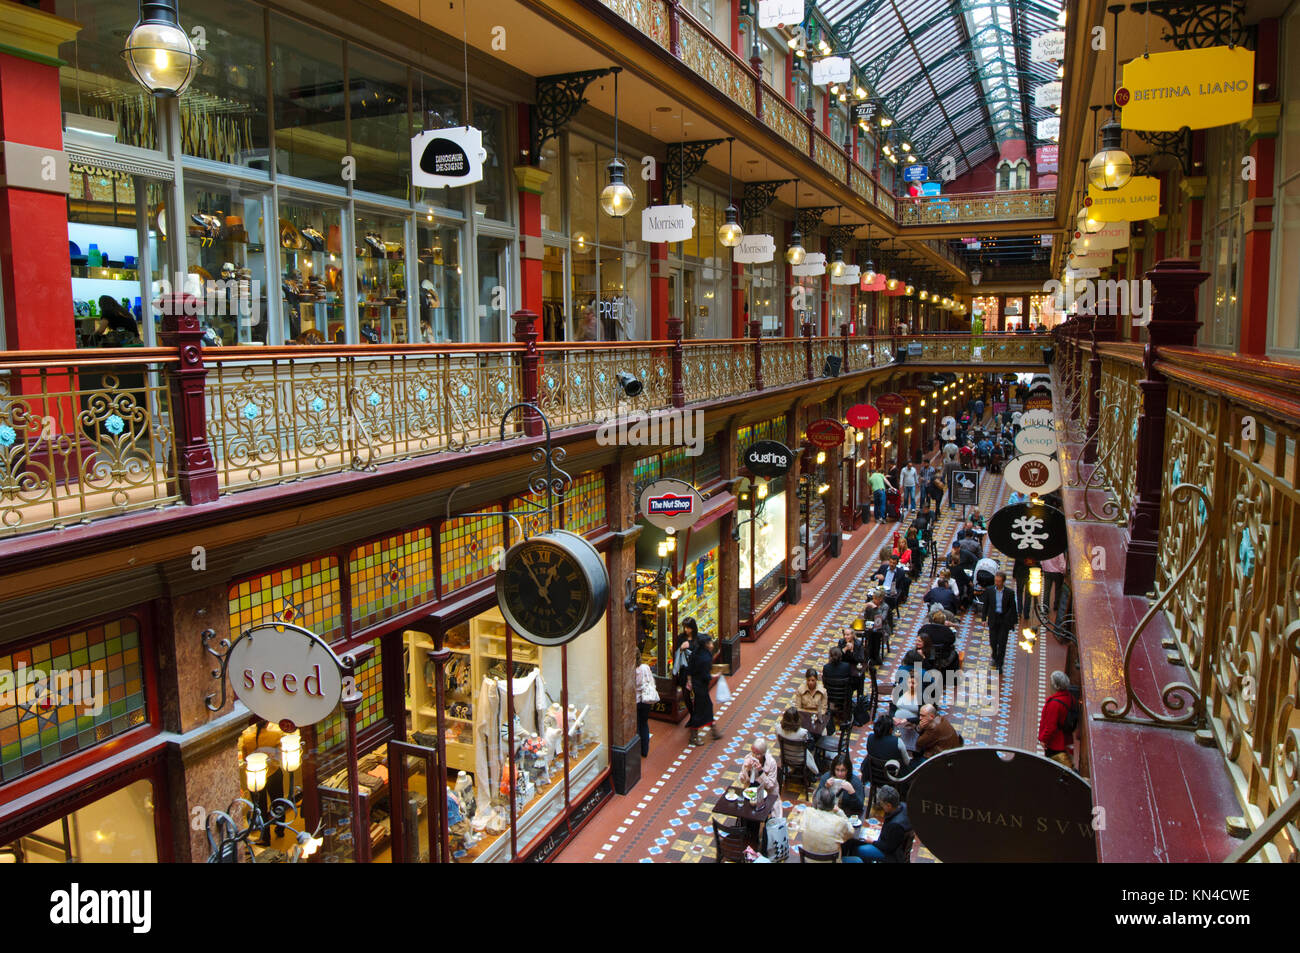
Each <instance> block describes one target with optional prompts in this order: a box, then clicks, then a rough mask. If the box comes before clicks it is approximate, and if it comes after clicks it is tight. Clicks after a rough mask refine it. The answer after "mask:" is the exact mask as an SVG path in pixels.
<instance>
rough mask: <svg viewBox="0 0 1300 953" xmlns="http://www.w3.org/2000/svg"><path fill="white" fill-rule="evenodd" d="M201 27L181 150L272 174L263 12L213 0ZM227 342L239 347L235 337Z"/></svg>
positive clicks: (183, 105) (183, 104) (183, 107)
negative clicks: (201, 40) (201, 42)
mask: <svg viewBox="0 0 1300 953" xmlns="http://www.w3.org/2000/svg"><path fill="white" fill-rule="evenodd" d="M81 6H82V8H83V9H84V7H85V6H88V4H84V3H83V4H82V5H81ZM95 6H96V7H98V6H99V4H98V3H96V4H95ZM129 22H134V20H130V21H129ZM201 22H202V25H203V29H204V31H205V32H206V43H207V47H206V49H204V50H202V51H200V53H199V55H200V56H201V57H202V62H201V63H200V64H199V68H198V72H197V73H196V74H195V76H194V80H193V81H192V82H191V83H190V87H189V89H188V90H186V92H185V95H184V96H182V97H181V98H180V100H179V103H180V115H181V149H182V151H183V152H184V153H185V155H187V156H197V157H198V158H201V159H209V160H211V161H213V162H224V163H226V164H228V165H240V166H249V167H252V168H256V169H261V170H263V171H267V170H269V168H270V157H269V154H268V148H269V140H268V136H267V132H268V125H267V115H266V62H265V59H266V34H265V28H264V22H263V13H262V11H261V9H260V8H257V7H253V8H250V7H249V5H248V4H247V3H242V2H235V0H208V2H206V3H204V5H203V14H202V18H201ZM256 221H257V220H256V219H253V223H254V224H256ZM226 341H227V343H234V339H233V338H227V339H226Z"/></svg>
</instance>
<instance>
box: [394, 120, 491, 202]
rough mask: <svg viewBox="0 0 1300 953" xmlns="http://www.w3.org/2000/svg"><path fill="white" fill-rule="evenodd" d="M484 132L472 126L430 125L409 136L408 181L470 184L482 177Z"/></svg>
mask: <svg viewBox="0 0 1300 953" xmlns="http://www.w3.org/2000/svg"><path fill="white" fill-rule="evenodd" d="M485 161H487V150H486V149H484V148H483V133H482V132H481V131H480V130H478V129H475V128H474V127H473V126H451V127H450V128H447V129H430V130H428V131H426V132H422V133H420V134H419V135H417V136H414V137H412V139H411V184H412V185H414V186H418V187H419V188H424V189H440V188H443V187H444V186H452V187H453V188H454V187H455V186H458V185H472V184H473V183H475V182H480V181H482V179H483V163H484V162H485Z"/></svg>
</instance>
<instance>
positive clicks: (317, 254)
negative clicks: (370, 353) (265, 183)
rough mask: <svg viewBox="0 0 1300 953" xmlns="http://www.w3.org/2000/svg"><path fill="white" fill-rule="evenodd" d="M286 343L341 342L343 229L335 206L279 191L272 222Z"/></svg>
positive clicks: (344, 334) (343, 334) (343, 337)
mask: <svg viewBox="0 0 1300 953" xmlns="http://www.w3.org/2000/svg"><path fill="white" fill-rule="evenodd" d="M277 232H278V240H279V242H280V248H281V255H280V259H281V261H282V262H283V265H284V273H283V274H282V275H281V277H280V293H281V294H282V296H283V298H284V304H283V310H284V340H285V343H287V344H328V343H333V344H343V343H344V342H345V341H346V340H347V330H346V327H345V324H344V308H343V297H342V294H343V257H342V256H343V232H342V225H341V220H340V215H339V210H338V209H337V208H332V207H330V206H326V205H317V204H314V203H311V202H305V201H302V200H300V199H297V198H295V197H292V196H285V195H284V194H283V193H282V198H281V200H280V221H279V223H278V229H277Z"/></svg>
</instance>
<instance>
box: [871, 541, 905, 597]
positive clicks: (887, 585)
mask: <svg viewBox="0 0 1300 953" xmlns="http://www.w3.org/2000/svg"><path fill="white" fill-rule="evenodd" d="M872 578H874V579H875V580H876V581H877V582H879V583H880V586H881V588H882V589H884V590H885V602H886V603H887V604H888V605H889V608H890V609H891V610H893V609H897V608H898V607H899V605H900V604H901V603H904V602H906V601H907V593H908V590H909V589H910V588H911V586H912V580H911V578H910V577H909V576H908V574H907V573H906V572H904V571H903V569H902V567H901V566H899V564H898V557H897V556H894V555H892V554H891V555H890V557H889V561H888V562H886V563H885V564H884V565H883V566H881V567H880V568H879V569H877V570H876V572H875V575H874V576H873V577H872Z"/></svg>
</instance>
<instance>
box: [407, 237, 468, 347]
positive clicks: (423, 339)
mask: <svg viewBox="0 0 1300 953" xmlns="http://www.w3.org/2000/svg"><path fill="white" fill-rule="evenodd" d="M461 231H462V227H461V226H460V225H452V224H447V223H446V222H440V221H438V220H437V219H436V218H434V217H433V215H432V213H429V214H427V215H422V216H420V217H419V219H418V220H417V226H416V241H417V244H418V246H419V267H420V343H421V344H442V343H444V342H448V341H463V340H465V331H464V329H463V328H462V327H461V324H460V321H461V307H460V300H461V277H462V268H461V254H460V248H461Z"/></svg>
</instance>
